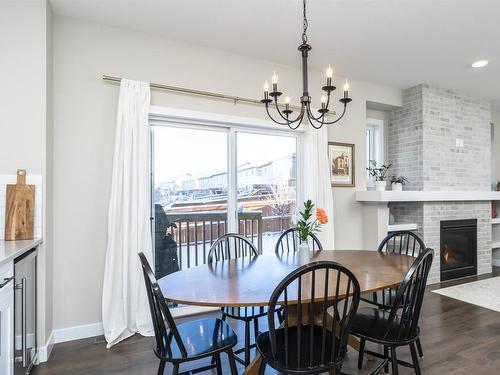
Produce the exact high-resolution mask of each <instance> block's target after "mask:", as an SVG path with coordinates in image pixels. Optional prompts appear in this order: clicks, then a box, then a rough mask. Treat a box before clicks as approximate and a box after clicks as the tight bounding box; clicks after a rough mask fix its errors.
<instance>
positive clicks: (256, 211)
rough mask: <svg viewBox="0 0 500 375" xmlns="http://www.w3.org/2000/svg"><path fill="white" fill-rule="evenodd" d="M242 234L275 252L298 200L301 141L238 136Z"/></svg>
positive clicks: (289, 138) (239, 217)
mask: <svg viewBox="0 0 500 375" xmlns="http://www.w3.org/2000/svg"><path fill="white" fill-rule="evenodd" d="M236 136H237V144H236V151H237V160H238V171H237V176H236V179H237V198H238V201H237V210H238V224H239V228H238V229H239V233H240V234H243V235H245V236H247V237H251V238H252V239H253V240H254V243H257V244H258V245H259V248H260V249H262V251H263V252H272V251H274V246H275V244H276V240H277V239H278V237H279V235H280V234H281V233H282V232H283V231H284V230H286V229H288V228H290V226H291V224H292V222H291V221H292V216H293V214H294V212H295V209H296V196H297V138H296V137H287V136H282V135H270V134H259V133H246V132H238V133H237V135H236Z"/></svg>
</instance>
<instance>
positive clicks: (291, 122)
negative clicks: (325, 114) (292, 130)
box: [274, 98, 304, 125]
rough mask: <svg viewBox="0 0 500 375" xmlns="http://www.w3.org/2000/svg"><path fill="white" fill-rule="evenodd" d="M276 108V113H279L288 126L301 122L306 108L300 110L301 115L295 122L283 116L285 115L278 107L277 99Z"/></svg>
mask: <svg viewBox="0 0 500 375" xmlns="http://www.w3.org/2000/svg"><path fill="white" fill-rule="evenodd" d="M274 106H275V107H276V111H277V112H278V114H279V115H280V117H281V118H282V119H283V120H285V121H286V122H287V125H290V124H293V123H295V122H297V121H299V120H300V119H302V117H303V112H304V106H302V109H301V110H300V113H299V115H298V116H297V118H296V119H295V120H289V119H288V118H287V117H285V116H283V113H281V111H280V108H279V106H278V99H277V98H274Z"/></svg>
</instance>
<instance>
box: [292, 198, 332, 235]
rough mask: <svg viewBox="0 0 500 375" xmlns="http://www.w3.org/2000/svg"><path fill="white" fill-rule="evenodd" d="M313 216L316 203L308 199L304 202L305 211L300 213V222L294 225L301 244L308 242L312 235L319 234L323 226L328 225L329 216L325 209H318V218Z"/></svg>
mask: <svg viewBox="0 0 500 375" xmlns="http://www.w3.org/2000/svg"><path fill="white" fill-rule="evenodd" d="M313 215H314V203H313V202H312V201H311V200H310V199H308V200H307V201H305V202H304V210H303V211H299V212H298V215H297V216H298V220H297V222H296V223H295V225H294V228H295V230H296V231H297V232H298V234H299V239H300V241H301V242H307V238H308V237H309V236H310V235H311V234H314V233H317V232H319V231H320V228H321V225H324V224H326V223H328V215H327V214H326V212H325V210H324V209H323V208H319V207H318V208H316V218H314V216H313Z"/></svg>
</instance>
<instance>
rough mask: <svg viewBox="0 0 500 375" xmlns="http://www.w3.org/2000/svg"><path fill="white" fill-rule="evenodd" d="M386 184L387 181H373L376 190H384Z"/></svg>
mask: <svg viewBox="0 0 500 375" xmlns="http://www.w3.org/2000/svg"><path fill="white" fill-rule="evenodd" d="M386 186H387V181H375V190H376V191H385V188H386Z"/></svg>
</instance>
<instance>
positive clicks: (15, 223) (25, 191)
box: [4, 169, 35, 241]
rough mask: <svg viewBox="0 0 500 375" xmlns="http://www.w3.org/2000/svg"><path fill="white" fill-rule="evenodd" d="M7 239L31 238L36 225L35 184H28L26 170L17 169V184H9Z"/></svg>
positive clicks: (6, 218)
mask: <svg viewBox="0 0 500 375" xmlns="http://www.w3.org/2000/svg"><path fill="white" fill-rule="evenodd" d="M6 197H7V202H6V205H5V238H4V239H5V240H6V241H14V240H31V239H33V238H34V235H35V233H34V227H35V225H34V224H35V223H34V222H35V185H26V171H25V170H24V169H19V170H18V171H17V184H15V185H11V184H9V185H7V191H6Z"/></svg>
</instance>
